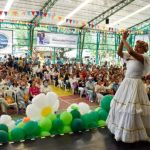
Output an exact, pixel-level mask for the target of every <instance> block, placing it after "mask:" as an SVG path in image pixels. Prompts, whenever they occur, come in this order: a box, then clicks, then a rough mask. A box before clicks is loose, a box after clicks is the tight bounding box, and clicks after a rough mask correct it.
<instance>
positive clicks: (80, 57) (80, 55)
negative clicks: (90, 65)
mask: <svg viewBox="0 0 150 150" xmlns="http://www.w3.org/2000/svg"><path fill="white" fill-rule="evenodd" d="M85 34H86V31H85V30H82V32H81V42H80V43H81V44H80V51H79V60H80V62H82V54H83V49H84V40H85Z"/></svg>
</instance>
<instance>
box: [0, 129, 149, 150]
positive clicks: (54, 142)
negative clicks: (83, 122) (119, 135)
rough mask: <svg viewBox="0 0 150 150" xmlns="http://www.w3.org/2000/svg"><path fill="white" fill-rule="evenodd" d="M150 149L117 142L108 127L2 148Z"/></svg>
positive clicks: (0, 149) (8, 149) (59, 149)
mask: <svg viewBox="0 0 150 150" xmlns="http://www.w3.org/2000/svg"><path fill="white" fill-rule="evenodd" d="M141 149H143V150H150V143H148V142H141V143H134V144H125V143H122V142H116V141H115V140H114V138H113V136H112V135H111V134H110V132H109V131H108V129H106V128H101V129H95V130H91V131H88V132H84V133H79V134H72V135H64V136H55V137H53V138H52V137H48V138H45V139H37V140H35V141H27V142H24V143H18V144H17V143H15V144H6V145H2V146H0V150H141Z"/></svg>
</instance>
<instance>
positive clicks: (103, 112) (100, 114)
mask: <svg viewBox="0 0 150 150" xmlns="http://www.w3.org/2000/svg"><path fill="white" fill-rule="evenodd" d="M98 117H99V120H104V121H106V119H107V117H108V113H107V112H106V110H104V109H102V108H101V109H100V110H99V111H98Z"/></svg>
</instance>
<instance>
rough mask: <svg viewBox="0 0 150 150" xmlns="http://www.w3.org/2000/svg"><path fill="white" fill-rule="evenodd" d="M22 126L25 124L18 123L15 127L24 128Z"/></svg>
mask: <svg viewBox="0 0 150 150" xmlns="http://www.w3.org/2000/svg"><path fill="white" fill-rule="evenodd" d="M24 125H25V123H23V122H20V123H19V124H18V125H17V128H23V127H24Z"/></svg>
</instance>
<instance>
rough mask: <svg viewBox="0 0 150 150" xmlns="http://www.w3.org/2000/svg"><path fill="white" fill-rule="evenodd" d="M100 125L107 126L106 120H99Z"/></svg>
mask: <svg viewBox="0 0 150 150" xmlns="http://www.w3.org/2000/svg"><path fill="white" fill-rule="evenodd" d="M98 126H99V127H105V126H106V122H105V121H104V120H100V121H98Z"/></svg>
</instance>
